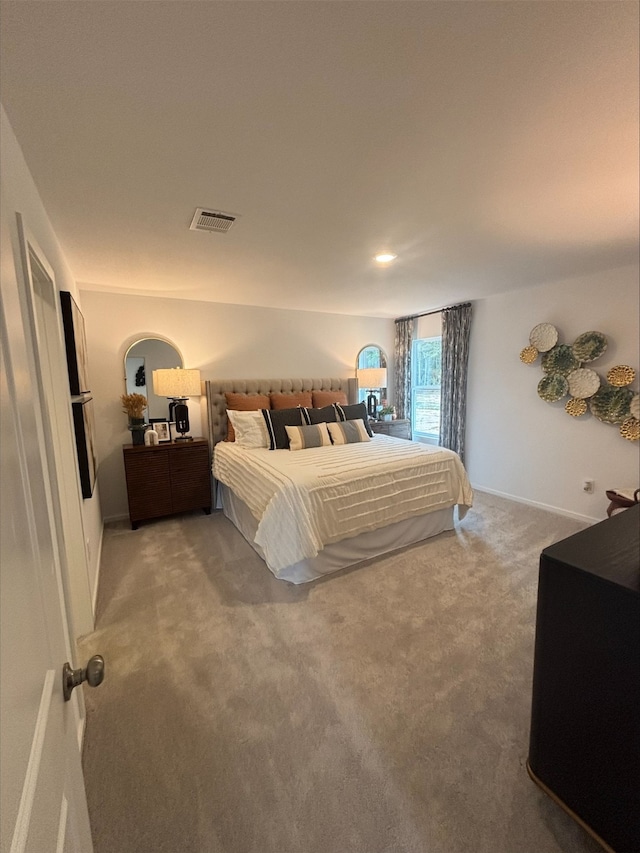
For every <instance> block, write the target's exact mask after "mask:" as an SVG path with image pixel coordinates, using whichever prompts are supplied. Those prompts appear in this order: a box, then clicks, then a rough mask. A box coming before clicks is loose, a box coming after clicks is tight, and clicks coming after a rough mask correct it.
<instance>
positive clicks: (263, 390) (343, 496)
mask: <svg viewBox="0 0 640 853" xmlns="http://www.w3.org/2000/svg"><path fill="white" fill-rule="evenodd" d="M305 391H306V392H313V391H331V392H341V391H342V392H344V393H345V395H346V397H347V399H348V400H349V401H352V400H353V399H354V394H355V393H357V390H356V388H355V386H354V382H353V380H340V379H324V380H312V379H310V380H295V379H291V380H254V381H244V380H243V381H232V380H230V381H227V382H212V381H209V382H207V383H206V406H207V415H208V423H209V432H210V439H211V442H212V445H213V448H214V452H213V464H212V469H213V475H214V482H215V485H216V498H217V505H218V506H221V507H222V509H223V512H224V514H225V516H226V517H227V518H228V519H229V520H230V521H231V522H232V523H233V524H234V525H235V526H236V528H237V529H238V530H239V531H240V532H241V533H242V535H243V536H244V538H245V539H246V540H247V541H248V542H249V543H250V544H251V546H252V547H253V548H254V550H255V551H256V552H257V553H258V554H259V555H260V556H261V557H262V559H263V560H264V561H265V563H266V565H267V566H268V568H269V569H270V571H271V572H272V573H273V575H274V576H275V577H276V578H278V579H281V580H285V581H289V582H291V583H296V584H299V583H306V582H308V581H312V580H315V579H316V578H319V577H321V576H323V575H326V574H329V573H331V572H334V571H337V570H339V569H342V568H345V567H347V566H351V565H354V564H356V563H359V562H362V561H364V560H368V559H371V558H372V557H376V556H380V555H382V554H385V553H388V552H390V551H393V550H396V549H398V548H402V547H404V546H407V545H411V544H414V543H416V542H419V541H422V540H424V539H426V538H428V537H431V536H435V535H437V534H439V533H441V532H443V531H445V530H451V529H453V527H454V510H455V509H456V508H457V513H458V518H459V519H461V518H463V517H464V514H465V513H466V511H467V509H468V508H469V507H470V506H471V505H472V502H473V493H472V490H471V486H470V484H469V481H468V478H467V475H466V472H465V470H464V467H463V465H462V463H461V461H460V459H459V457H458V456H457V454H455V453H453V452H452V451H450V450H445V449H443V448H438V447H431V446H428V445H424V444H420V443H418V442H410V441H406V440H403V439H398V438H392V437H390V436H386V435H373V436H369V437H368V438H367V437H365V436H364V435H363V436H362V439H363V440H361V441H360V440H353V442H352V443H351V439H350V440H349V443H345V444H333V443H331V442H330V441H329V442H327V443H326V444H323V445H322V446H310V447H306V448H304V449H301V450H300V451H299V452H293V451H291V450H289V449H273V450H272V449H268V448H267V447H264V446H260V447H258V446H244V445H243V443H241V442H237V441H233V442H231V441H225V440H224V439H225V438H226V437H227V428H228V419H227V415H226V404H227V399H228V396H227V395H229V399H231V397H233V399H235V400H238V399H242V397H240V398H238V395H247V397H253V400H254V403H255V400H257V399H258V397H256V396H255V395H266V396H269V395H272V394H276V395H278V394H291V395H296V394H300V393H301V392H305ZM291 399H292V400H293V399H301V398H300V397H295V396H293V397H292V398H291ZM248 404H251V400H249V401H248ZM349 408H350V407H349V406H347V407H345V411H346V410H348V409H349ZM315 411H316V412H319V411H320V409H316V410H315ZM254 414H255V413H254ZM256 418H257V419H259V418H258V417H257V416H256ZM336 420H338V421H339V420H340V415H338V417H337V418H336ZM302 422H303V423H304V420H303V421H302ZM355 425H356V424H355V422H353V421H352V422H350V423H349V424H347V426H344V425H343V426H339V425H332V426H331V430H333V431H334V432H335V434H336V435H338V432H340V431H341V432H342V433H345V431H347V430H351V432H350V433H349V434H352V432H353V428H354V427H355ZM305 429H306V428H305V427H303V428H302V432H304V431H305ZM318 429H321V430H322V432H323V433H324V427H323V426H322V425H320V426H319V427H318ZM359 429H360V430H362V428H361V427H359ZM336 431H338V432H336ZM332 437H333V436H332Z"/></svg>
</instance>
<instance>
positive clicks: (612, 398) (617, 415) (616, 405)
mask: <svg viewBox="0 0 640 853" xmlns="http://www.w3.org/2000/svg"><path fill="white" fill-rule="evenodd" d="M632 399H633V391H632V390H631V389H630V388H620V387H616V386H615V385H609V384H605V385H601V386H600V388H599V389H598V390H597V391H596V393H595V394H594V395H593V397H592V398H591V400H590V401H589V408H590V409H591V413H592V414H593V415H594V417H596V418H598V420H599V421H603V422H604V423H606V424H621V423H622V422H623V421H624V420H625V419H626V418H628V417H630V415H631V400H632Z"/></svg>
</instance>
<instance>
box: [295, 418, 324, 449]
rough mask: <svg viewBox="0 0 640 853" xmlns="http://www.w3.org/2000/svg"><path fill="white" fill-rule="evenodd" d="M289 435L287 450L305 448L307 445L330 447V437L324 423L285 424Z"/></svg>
mask: <svg viewBox="0 0 640 853" xmlns="http://www.w3.org/2000/svg"><path fill="white" fill-rule="evenodd" d="M285 429H286V431H287V435H288V436H289V450H307V449H308V448H309V447H330V446H331V438H330V437H329V432H328V430H327V425H326V423H322V424H311V425H310V426H285Z"/></svg>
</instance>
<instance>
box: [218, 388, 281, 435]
mask: <svg viewBox="0 0 640 853" xmlns="http://www.w3.org/2000/svg"><path fill="white" fill-rule="evenodd" d="M224 396H225V399H226V401H227V409H233V410H234V411H236V412H254V411H256V410H257V409H270V408H271V402H270V400H269V398H268V397H267V395H266V394H237V393H234V392H231V391H227V392H226V393H225V395H224ZM225 440H226V441H235V440H236V434H235V432H234V430H233V424H232V423H231V420H230V419H229V418H227V437H226V439H225Z"/></svg>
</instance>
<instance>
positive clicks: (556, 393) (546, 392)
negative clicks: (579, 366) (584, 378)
mask: <svg viewBox="0 0 640 853" xmlns="http://www.w3.org/2000/svg"><path fill="white" fill-rule="evenodd" d="M568 391H569V383H568V382H567V378H566V376H562V374H561V373H549V374H548V375H547V376H543V377H542V379H541V380H540V382H538V396H539V397H541V398H542V399H543V400H544V401H545V402H547V403H555V402H556V400H561V399H562V398H563V397H564V396H565V395H566V394H567V392H568Z"/></svg>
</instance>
